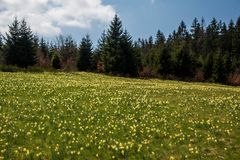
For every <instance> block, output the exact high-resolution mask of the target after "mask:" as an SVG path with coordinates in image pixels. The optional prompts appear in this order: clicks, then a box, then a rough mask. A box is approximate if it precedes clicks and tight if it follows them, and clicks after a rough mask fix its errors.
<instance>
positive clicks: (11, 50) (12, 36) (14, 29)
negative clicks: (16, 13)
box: [5, 18, 20, 65]
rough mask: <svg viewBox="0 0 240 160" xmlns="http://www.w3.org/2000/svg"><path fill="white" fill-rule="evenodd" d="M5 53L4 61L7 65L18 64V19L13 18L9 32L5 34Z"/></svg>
mask: <svg viewBox="0 0 240 160" xmlns="http://www.w3.org/2000/svg"><path fill="white" fill-rule="evenodd" d="M6 37H7V38H6V55H5V61H6V64H7V65H17V64H18V58H19V55H18V50H19V42H18V41H19V37H20V30H19V21H18V19H17V18H15V19H14V21H13V23H12V24H11V25H10V26H9V33H7V34H6Z"/></svg>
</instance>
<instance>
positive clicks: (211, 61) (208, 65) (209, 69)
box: [203, 54, 214, 80]
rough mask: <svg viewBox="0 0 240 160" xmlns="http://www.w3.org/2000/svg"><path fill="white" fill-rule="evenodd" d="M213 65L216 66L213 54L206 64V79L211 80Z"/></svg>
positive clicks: (208, 56)
mask: <svg viewBox="0 0 240 160" xmlns="http://www.w3.org/2000/svg"><path fill="white" fill-rule="evenodd" d="M213 64H214V57H213V54H208V55H207V58H206V60H205V63H204V69H203V70H204V78H205V79H206V80H207V79H211V78H212V73H213Z"/></svg>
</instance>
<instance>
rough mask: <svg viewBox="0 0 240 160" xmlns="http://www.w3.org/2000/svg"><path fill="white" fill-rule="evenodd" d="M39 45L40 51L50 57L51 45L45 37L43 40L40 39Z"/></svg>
mask: <svg viewBox="0 0 240 160" xmlns="http://www.w3.org/2000/svg"><path fill="white" fill-rule="evenodd" d="M39 47H40V51H41V52H42V53H43V56H44V57H48V56H49V47H48V45H47V43H46V41H45V40H44V39H43V38H41V40H40V46H39Z"/></svg>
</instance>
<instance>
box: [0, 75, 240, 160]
mask: <svg viewBox="0 0 240 160" xmlns="http://www.w3.org/2000/svg"><path fill="white" fill-rule="evenodd" d="M239 151H240V88H237V87H229V86H221V85H212V84H200V83H184V82H174V81H160V80H139V79H127V78H116V77H109V76H104V75H97V74H89V73H74V74H65V73H56V74H53V73H44V74H30V73H0V159H19V160H21V159H171V160H173V159H240V152H239Z"/></svg>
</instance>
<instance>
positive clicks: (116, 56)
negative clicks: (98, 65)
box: [100, 15, 137, 75]
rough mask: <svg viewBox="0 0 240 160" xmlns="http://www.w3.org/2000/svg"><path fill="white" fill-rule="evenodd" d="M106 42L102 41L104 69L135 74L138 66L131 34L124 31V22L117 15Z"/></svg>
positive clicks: (110, 71)
mask: <svg viewBox="0 0 240 160" xmlns="http://www.w3.org/2000/svg"><path fill="white" fill-rule="evenodd" d="M104 41H105V42H104V43H100V44H102V45H100V47H101V48H100V50H102V52H101V59H102V61H103V65H104V71H105V72H107V73H112V74H122V75H127V74H128V75H135V74H136V73H137V66H136V62H135V56H134V49H133V44H132V40H131V36H130V35H129V34H128V33H127V31H125V32H123V29H122V22H121V20H120V18H119V17H118V16H117V15H115V17H114V19H113V21H112V22H111V24H110V28H109V29H108V32H107V35H106V39H105V38H104ZM102 42H103V41H102Z"/></svg>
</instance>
